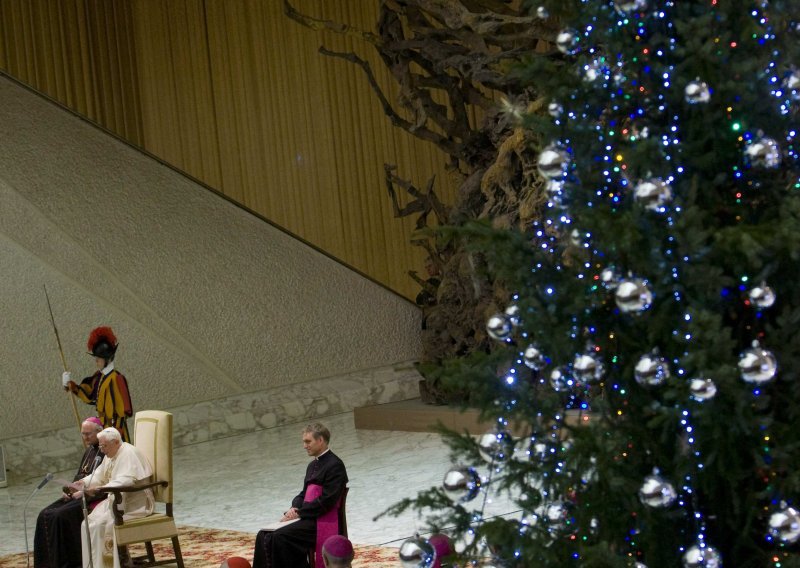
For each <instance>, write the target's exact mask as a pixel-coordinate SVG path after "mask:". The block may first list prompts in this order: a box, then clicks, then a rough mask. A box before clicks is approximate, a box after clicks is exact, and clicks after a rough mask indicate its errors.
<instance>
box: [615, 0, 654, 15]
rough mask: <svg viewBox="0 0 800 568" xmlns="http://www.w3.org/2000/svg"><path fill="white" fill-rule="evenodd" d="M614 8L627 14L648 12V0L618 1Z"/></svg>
mask: <svg viewBox="0 0 800 568" xmlns="http://www.w3.org/2000/svg"><path fill="white" fill-rule="evenodd" d="M614 7H615V8H616V9H617V10H619V11H620V12H623V13H625V14H629V13H631V12H641V11H643V10H647V0H617V1H616V2H614Z"/></svg>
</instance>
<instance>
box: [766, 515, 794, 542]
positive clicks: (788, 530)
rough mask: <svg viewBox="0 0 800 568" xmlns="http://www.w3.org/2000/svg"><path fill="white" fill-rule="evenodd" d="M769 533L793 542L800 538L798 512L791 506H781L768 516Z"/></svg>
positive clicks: (783, 540)
mask: <svg viewBox="0 0 800 568" xmlns="http://www.w3.org/2000/svg"><path fill="white" fill-rule="evenodd" d="M769 533H770V534H771V535H772V536H773V537H775V538H777V539H779V540H781V541H782V542H786V543H790V544H793V543H795V542H797V541H798V540H800V513H798V512H797V510H796V509H795V508H793V507H783V508H782V509H781V510H780V511H777V512H775V513H772V515H770V517H769Z"/></svg>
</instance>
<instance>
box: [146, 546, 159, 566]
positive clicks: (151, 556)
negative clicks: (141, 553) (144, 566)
mask: <svg viewBox="0 0 800 568" xmlns="http://www.w3.org/2000/svg"><path fill="white" fill-rule="evenodd" d="M144 548H145V550H147V561H148V562H150V563H151V564H152V563H153V562H155V561H156V555H155V554H153V543H152V542H145V543H144Z"/></svg>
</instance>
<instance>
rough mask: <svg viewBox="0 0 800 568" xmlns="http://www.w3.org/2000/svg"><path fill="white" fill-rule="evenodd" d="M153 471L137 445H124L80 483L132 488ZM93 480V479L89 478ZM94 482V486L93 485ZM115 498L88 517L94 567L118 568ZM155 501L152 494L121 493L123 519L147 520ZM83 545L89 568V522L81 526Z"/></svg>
mask: <svg viewBox="0 0 800 568" xmlns="http://www.w3.org/2000/svg"><path fill="white" fill-rule="evenodd" d="M152 473H153V469H152V468H151V467H150V464H149V463H148V462H147V459H146V458H145V457H144V456H142V454H141V453H140V452H139V450H137V449H136V447H135V446H133V445H131V444H129V443H127V442H122V445H121V446H120V448H119V451H118V452H117V455H115V456H114V457H113V458H109V457H108V456H106V457H105V458H103V461H102V463H101V464H100V466H99V467H98V468H97V470H96V471H95V472H94V475H93V476H86V477H84V478H83V479H81V480H80V481H83V482H84V486H86V487H100V486H105V487H118V486H120V485H131V484H133V483H135V482H137V481H141V480H144V479H147V478H149V477H150V476H151V475H152ZM90 478H91V479H90ZM90 480H91V483H90ZM113 501H114V495H112V494H111V493H109V494H108V498H107V499H106V500H105V501H101V502H100V504H99V505H97V507H95V509H94V511H92V512H91V513H90V514H89V535H90V537H91V539H92V557H93V560H94V568H107V567H111V566H113V567H114V568H119V566H120V564H119V555H118V554H117V547H116V543H115V542H114V511H113V509H112V505H113ZM154 504H155V501H154V500H153V491H152V490H150V489H145V490H144V491H134V492H130V493H123V494H122V511H123V513H124V514H123V518H124V519H126V520H127V519H135V518H136V517H146V516H147V515H149V514H151V513H152V512H153V507H154ZM81 545H82V549H83V566H84V568H88V566H89V545H88V543H87V542H86V521H84V522H83V523H81Z"/></svg>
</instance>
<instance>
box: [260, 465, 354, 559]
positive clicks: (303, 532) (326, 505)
mask: <svg viewBox="0 0 800 568" xmlns="http://www.w3.org/2000/svg"><path fill="white" fill-rule="evenodd" d="M309 484H314V485H320V486H322V495H320V496H319V497H318V498H316V499H314V500H313V501H309V502H307V503H306V502H304V499H305V496H306V489H307V488H308V486H309ZM346 485H347V470H346V469H345V467H344V463H342V460H340V459H339V458H338V457H337V456H336V455H335V454H334V453H333V452H331V451H327V452H325V453H324V454H322V455H321V456H319V458H318V459H315V460H314V461H312V462H311V463H309V464H308V468H306V477H305V480H304V482H303V490H302V491H301V492H300V493H299V494H298V495H297V497H295V498H294V499H292V507H296V508H297V509H298V510H299V511H300V520H299V521H295V522H294V523H292V524H290V525H287V526H285V527H282V528H280V529H278V530H276V531H259V533H258V536H257V537H256V548H255V551H254V553H253V568H306V567H308V551H309V549H311V548H314V547H315V546H316V544H317V517H319V516H320V515H323V514H325V513H327V512H328V511H330V510H331V509H332V508H333V507H335V506H336V503H337V501H338V500H339V497H340V496H341V495H342V491H343V490H344V488H345V486H346Z"/></svg>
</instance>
